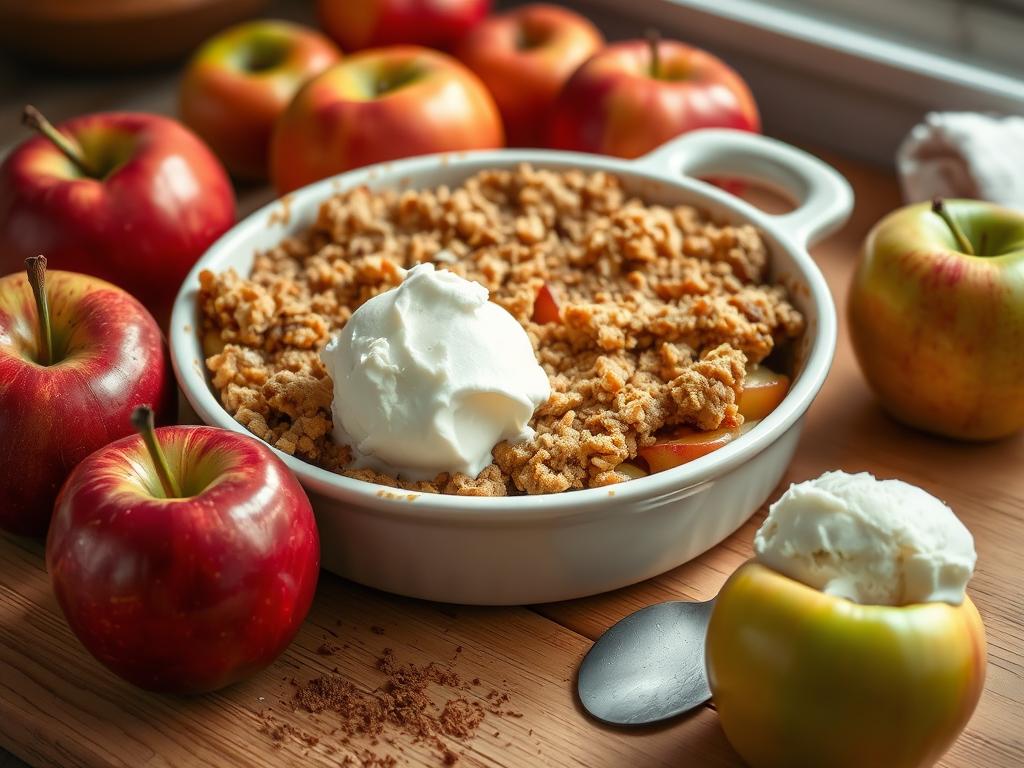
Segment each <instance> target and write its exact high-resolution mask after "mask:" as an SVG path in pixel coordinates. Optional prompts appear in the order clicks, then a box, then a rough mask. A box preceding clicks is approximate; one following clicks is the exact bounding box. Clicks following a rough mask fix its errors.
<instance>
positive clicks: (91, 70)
mask: <svg viewBox="0 0 1024 768" xmlns="http://www.w3.org/2000/svg"><path fill="white" fill-rule="evenodd" d="M350 1H351V2H352V3H360V2H369V0H350ZM522 4H523V3H518V2H511V1H510V0H497V2H496V10H498V11H500V10H502V9H505V8H509V7H512V6H516V5H522ZM561 4H563V5H567V6H569V7H572V8H574V9H576V10H578V11H580V12H582V13H584V14H585V15H587V16H589V17H590V18H591V19H592V20H594V21H595V22H596V23H597V24H598V26H599V27H600V28H601V29H602V31H603V32H604V33H605V35H606V36H607V37H608V39H609V40H619V39H623V38H629V37H636V36H639V35H642V34H643V33H644V32H645V31H646V30H647V29H649V28H651V27H656V28H657V29H659V30H660V32H661V33H662V34H663V35H664V36H671V37H674V38H677V39H680V40H683V41H686V42H689V43H693V44H696V45H699V46H701V47H705V48H708V49H709V50H711V51H713V52H715V53H718V54H719V55H721V56H722V57H724V58H725V59H726V60H727V61H728V62H729V63H730V64H731V65H732V66H734V67H735V68H736V69H737V70H738V71H739V72H740V74H741V75H742V76H743V77H744V79H745V80H746V81H747V82H748V83H749V84H750V86H751V89H752V90H753V91H754V93H755V94H756V96H757V101H758V105H759V107H760V109H761V112H762V115H763V118H764V127H765V132H766V133H769V134H773V135H778V136H782V137H785V138H787V139H789V140H791V141H797V142H803V143H810V144H813V145H815V146H819V147H822V148H825V149H833V150H838V151H841V152H845V153H847V154H849V155H851V156H853V157H856V158H858V159H862V160H869V161H872V162H874V163H876V164H887V163H889V162H890V161H891V158H892V155H893V152H894V150H895V148H896V147H897V145H898V143H899V142H900V140H901V139H902V138H903V137H904V136H905V135H906V133H907V131H908V130H909V129H910V128H911V127H912V126H913V125H914V124H916V123H917V122H919V121H920V119H921V118H922V116H923V115H924V114H925V113H927V112H928V111H931V110H975V111H994V112H999V113H1003V114H1024V46H1021V45H1020V41H1021V40H1022V39H1024V0H898V1H896V2H893V0H770V1H769V0H629V1H628V2H626V1H625V0H568V1H567V2H563V3H561ZM312 6H313V2H312V0H33V1H32V2H25V1H24V0H0V148H3V147H7V146H9V145H11V144H12V143H14V142H15V141H16V140H18V139H19V138H20V137H23V136H24V133H23V129H22V128H21V127H20V126H19V124H18V116H19V114H20V110H21V107H22V105H23V104H24V103H25V102H26V101H32V102H33V103H35V104H36V105H37V106H38V107H40V108H41V109H42V110H43V111H44V112H45V113H46V114H47V115H48V116H49V117H50V118H51V119H52V120H55V121H57V120H62V119H64V118H66V117H70V116H72V115H75V114H80V113H82V112H88V111H97V110H101V109H110V108H115V107H117V108H124V109H139V110H146V111H157V112H164V113H167V114H174V84H175V82H176V80H177V77H178V76H179V73H180V68H181V65H182V64H183V63H184V61H185V60H186V58H187V56H188V54H189V53H190V52H192V51H193V50H194V49H195V48H196V46H197V45H198V44H199V42H201V41H202V40H203V39H205V38H207V37H209V36H210V35H211V34H212V33H214V32H216V31H218V30H220V29H223V28H224V27H226V26H228V25H229V24H231V23H233V22H235V21H238V20H240V19H242V18H247V17H254V16H265V17H275V18H285V19H292V20H296V21H301V22H304V23H310V24H312V23H313V22H314V11H313V7H312Z"/></svg>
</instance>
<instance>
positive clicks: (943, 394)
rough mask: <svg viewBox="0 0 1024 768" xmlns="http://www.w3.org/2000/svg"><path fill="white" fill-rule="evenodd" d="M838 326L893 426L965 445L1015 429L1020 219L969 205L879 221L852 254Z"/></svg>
mask: <svg viewBox="0 0 1024 768" xmlns="http://www.w3.org/2000/svg"><path fill="white" fill-rule="evenodd" d="M849 318H850V333H851V336H852V339H853V346H854V350H855V351H856V354H857V358H858V360H859V361H860V366H861V369H862V370H863V371H864V375H865V377H866V378H867V380H868V383H869V384H870V385H871V388H872V389H873V390H874V391H875V393H876V394H877V395H878V398H879V400H880V401H881V403H882V405H883V407H884V408H885V409H886V410H887V411H888V412H889V413H890V414H892V415H893V417H895V418H896V419H898V420H900V421H902V422H905V423H906V424H909V425H911V426H914V427H917V428H919V429H923V430H926V431H929V432H934V433H936V434H940V435H945V436H948V437H956V438H960V439H966V440H988V439H995V438H999V437H1004V436H1006V435H1009V434H1011V433H1013V432H1015V431H1017V430H1019V429H1020V428H1021V427H1024V214H1021V213H1017V212H1015V211H1011V210H1008V209H1006V208H1001V207H999V206H996V205H993V204H991V203H985V202H979V201H972V200H950V201H948V202H946V203H945V204H943V203H942V201H935V203H931V204H929V203H921V204H918V205H911V206H908V207H906V208H901V209H900V210H897V211H895V212H893V213H891V214H889V215H888V216H886V217H885V218H884V219H882V221H880V222H879V223H878V224H877V225H876V226H875V228H874V229H873V230H872V231H871V232H870V234H869V235H868V238H867V240H866V242H865V244H864V251H863V254H862V256H861V260H860V263H859V265H858V267H857V271H856V274H855V275H854V279H853V282H852V284H851V288H850V302H849Z"/></svg>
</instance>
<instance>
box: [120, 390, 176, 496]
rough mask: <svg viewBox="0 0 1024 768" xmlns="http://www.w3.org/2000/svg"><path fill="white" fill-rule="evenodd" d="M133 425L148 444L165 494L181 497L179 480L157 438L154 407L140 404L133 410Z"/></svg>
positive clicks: (150, 455) (147, 447)
mask: <svg viewBox="0 0 1024 768" xmlns="http://www.w3.org/2000/svg"><path fill="white" fill-rule="evenodd" d="M132 426H133V427H135V429H136V430H137V431H138V433H139V434H140V435H142V441H143V442H144V443H145V444H146V450H148V451H149V457H150V458H151V459H152V460H153V466H154V467H155V468H156V474H157V477H159V478H160V485H161V486H163V489H164V494H165V495H166V496H167V498H169V499H180V498H181V488H180V487H178V481H177V480H175V479H174V475H173V474H171V467H170V465H169V464H168V463H167V457H166V456H165V455H164V451H163V449H162V448H161V447H160V442H159V441H158V440H157V439H156V427H155V425H154V423H153V409H152V408H150V407H149V406H148V405H140V406H138V407H137V408H136V409H135V410H134V411H132Z"/></svg>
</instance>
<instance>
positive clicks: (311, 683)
mask: <svg viewBox="0 0 1024 768" xmlns="http://www.w3.org/2000/svg"><path fill="white" fill-rule="evenodd" d="M456 656H457V654H456ZM377 669H378V670H380V671H381V672H382V673H383V674H384V675H385V680H384V682H383V683H382V684H381V685H380V686H379V687H378V688H377V689H376V690H374V691H365V690H362V689H360V688H358V687H357V686H355V685H354V684H353V683H351V682H350V681H349V680H347V679H346V678H344V677H342V676H341V675H339V674H330V675H323V676H320V677H316V678H313V679H311V680H307V681H305V682H298V681H295V680H293V681H292V684H293V685H294V687H295V693H294V695H293V697H292V701H291V705H292V707H293V709H294V710H295V711H301V712H307V713H310V714H313V715H322V714H324V713H329V715H330V725H331V726H332V727H333V728H335V730H334V731H332V735H335V736H336V738H337V739H338V740H339V741H340V743H341V744H342V745H344V748H345V752H346V754H345V757H344V759H343V760H342V761H341V765H343V766H351V767H352V768H357V767H358V768H391V767H392V766H395V765H396V764H397V762H396V760H395V758H394V756H393V755H380V754H378V753H377V752H375V751H374V750H373V746H375V745H377V744H379V743H380V742H381V741H384V742H385V743H387V744H389V745H395V743H396V740H395V737H396V736H398V735H402V736H404V737H406V738H408V739H411V740H412V742H413V743H418V744H426V745H427V746H428V747H429V748H430V749H431V750H432V751H433V752H434V754H435V755H436V756H437V758H438V760H439V761H440V762H441V763H442V764H444V765H454V764H456V763H457V762H458V761H459V753H458V752H457V751H456V747H457V744H453V743H452V742H462V743H464V742H466V741H468V740H469V739H471V738H473V736H475V735H476V733H477V731H478V730H479V729H480V726H481V725H482V723H483V722H484V720H485V718H486V717H487V716H488V715H489V714H490V715H496V716H499V717H500V716H513V717H518V716H521V714H520V713H517V712H513V711H511V710H508V709H507V708H506V707H505V704H506V703H507V702H508V701H509V698H510V697H509V694H508V693H505V692H500V691H498V690H491V691H489V692H488V693H487V694H486V696H485V697H484V699H485V700H484V701H483V702H480V701H475V700H473V696H472V694H471V693H470V692H471V691H472V689H473V688H474V687H475V686H478V685H479V684H480V678H478V677H475V678H473V680H472V681H471V682H469V681H465V680H463V678H462V676H461V675H459V673H458V672H456V671H455V670H454V669H452V668H451V667H450V666H442V665H439V664H437V663H435V662H430V663H429V664H425V665H417V664H413V663H404V664H402V663H400V662H399V661H398V660H397V659H396V658H395V655H394V652H393V651H391V649H387V648H386V649H384V651H383V653H382V654H381V655H380V657H379V658H378V659H377ZM438 689H440V690H441V692H442V695H441V696H437V691H438ZM432 691H433V692H432ZM260 731H261V732H263V733H266V734H267V735H268V736H269V737H270V738H271V739H272V740H273V741H274V742H275V746H279V745H280V742H281V741H283V740H285V739H286V738H294V739H297V740H299V741H301V742H303V743H304V744H306V745H308V746H310V747H313V746H316V744H317V743H318V741H319V739H318V737H316V736H312V735H310V734H307V733H305V732H303V731H302V730H300V729H298V728H296V727H295V726H293V725H290V724H288V723H280V722H277V721H276V720H275V719H274V717H273V715H267V714H264V715H263V724H262V725H261V727H260ZM355 741H358V742H360V743H353V742H355Z"/></svg>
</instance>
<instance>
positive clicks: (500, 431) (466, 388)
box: [321, 264, 551, 480]
mask: <svg viewBox="0 0 1024 768" xmlns="http://www.w3.org/2000/svg"><path fill="white" fill-rule="evenodd" d="M321 358H322V359H323V361H324V365H325V366H326V367H327V371H328V372H329V373H330V375H331V378H332V379H333V381H334V402H333V404H332V406H331V408H332V410H333V413H334V438H335V440H336V441H337V442H339V443H342V444H345V445H348V446H350V447H351V449H352V451H353V454H354V466H355V467H358V468H366V467H368V468H371V469H375V470H377V471H379V472H385V473H389V474H395V475H398V476H399V477H401V478H402V479H405V480H433V479H434V478H435V477H436V476H437V474H438V473H440V472H463V473H465V474H467V475H469V476H471V477H476V476H477V475H479V474H480V472H481V471H482V470H483V469H484V467H486V466H487V465H488V464H490V463H491V450H492V449H493V448H494V446H495V445H497V444H498V443H500V442H501V441H503V440H513V441H515V440H522V439H527V438H529V437H532V435H533V430H532V429H531V428H530V427H529V421H530V419H531V418H532V417H533V412H534V411H535V410H536V409H537V407H538V406H539V405H541V404H542V403H544V402H545V401H546V400H547V399H548V397H549V396H550V394H551V387H550V384H549V382H548V377H547V374H546V373H545V372H544V369H543V368H541V366H540V364H538V362H537V358H536V356H535V355H534V352H533V345H532V344H531V343H530V338H529V336H527V334H526V331H525V330H524V329H523V327H522V326H521V325H520V324H519V323H518V322H516V320H515V318H514V317H512V315H510V314H509V313H508V312H507V311H506V310H505V309H503V308H502V307H500V306H498V305H497V304H494V303H493V302H491V301H489V300H488V292H487V289H486V288H484V287H483V286H482V285H480V284H479V283H474V282H471V281H469V280H466V279H464V278H462V277H459V276H458V275H456V274H454V273H453V272H447V271H435V270H434V265H433V264H419V265H417V266H415V267H413V268H412V269H410V270H409V271H408V272H406V273H405V278H404V280H403V281H402V283H401V285H399V286H397V287H396V288H393V289H391V290H389V291H386V292H385V293H381V294H379V295H377V296H375V297H373V298H372V299H370V300H369V301H367V302H366V303H364V304H363V305H361V306H360V307H359V308H358V309H357V310H356V311H355V312H353V313H352V317H351V318H349V320H348V322H347V323H346V324H345V326H344V328H342V330H341V332H340V333H339V334H338V336H337V337H336V338H335V339H333V340H332V341H331V342H330V343H329V344H328V345H327V346H326V347H325V348H324V350H323V352H322V353H321Z"/></svg>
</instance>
